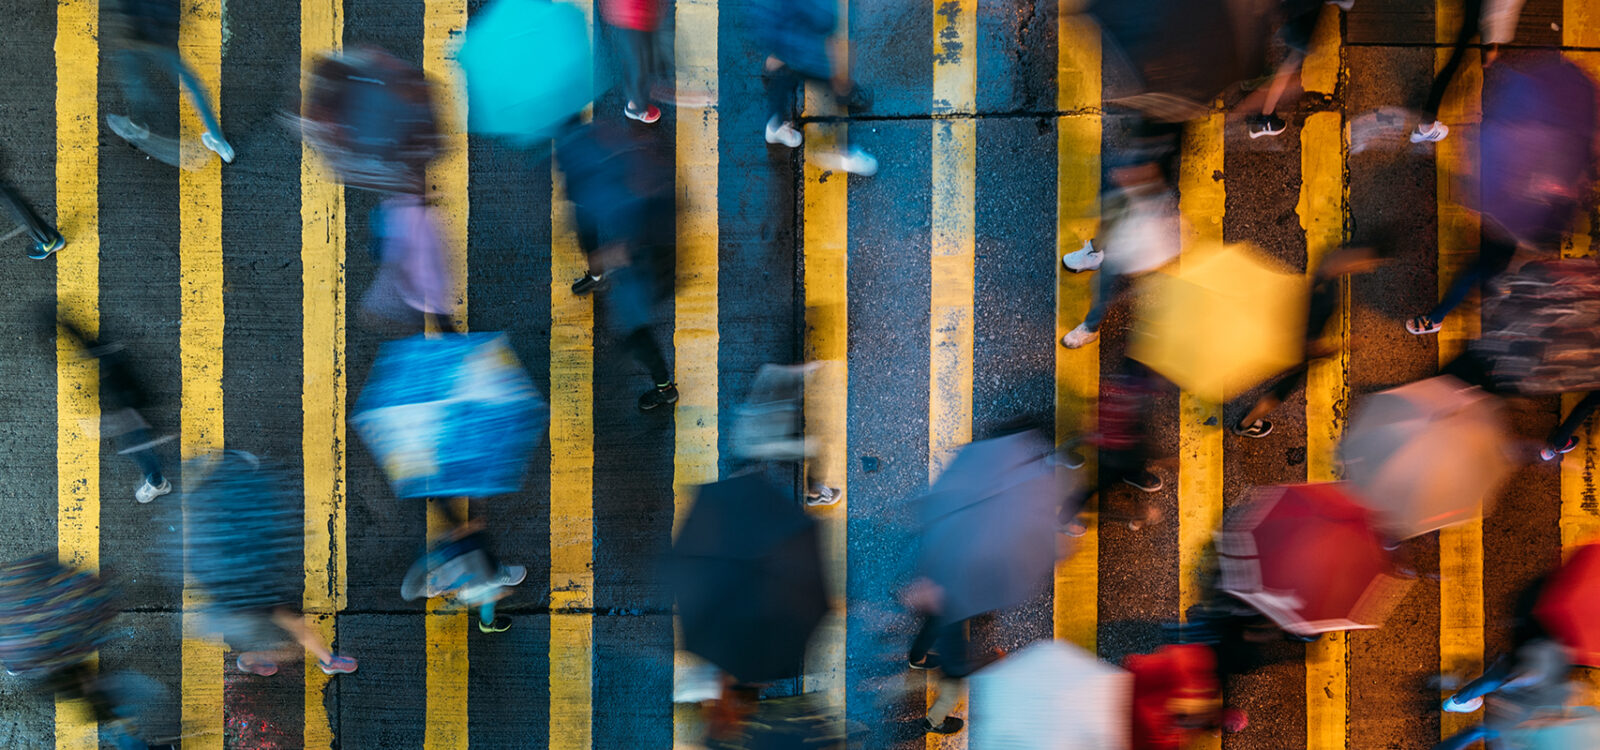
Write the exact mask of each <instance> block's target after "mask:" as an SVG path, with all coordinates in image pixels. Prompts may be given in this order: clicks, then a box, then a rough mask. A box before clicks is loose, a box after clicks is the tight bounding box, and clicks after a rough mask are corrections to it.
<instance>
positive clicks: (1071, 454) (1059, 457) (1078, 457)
mask: <svg viewBox="0 0 1600 750" xmlns="http://www.w3.org/2000/svg"><path fill="white" fill-rule="evenodd" d="M1056 462H1057V463H1059V464H1061V465H1062V466H1065V467H1067V468H1069V469H1081V468H1083V465H1084V464H1085V463H1087V462H1088V459H1086V458H1084V457H1083V454H1082V453H1079V452H1078V449H1077V448H1063V449H1061V450H1058V451H1056Z"/></svg>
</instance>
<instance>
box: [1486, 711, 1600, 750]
mask: <svg viewBox="0 0 1600 750" xmlns="http://www.w3.org/2000/svg"><path fill="white" fill-rule="evenodd" d="M1570 714H1571V715H1570V716H1568V717H1565V718H1562V719H1558V720H1548V721H1534V722H1529V723H1526V724H1523V725H1522V726H1520V727H1517V728H1516V729H1513V730H1511V731H1508V732H1505V733H1504V734H1502V735H1501V740H1502V742H1503V744H1504V745H1505V746H1506V747H1507V748H1511V749H1512V750H1576V748H1580V747H1585V748H1593V747H1600V713H1596V712H1595V709H1594V708H1592V707H1588V706H1585V707H1583V708H1580V709H1578V710H1575V711H1572V712H1570Z"/></svg>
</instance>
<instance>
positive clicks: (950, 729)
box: [922, 716, 967, 734]
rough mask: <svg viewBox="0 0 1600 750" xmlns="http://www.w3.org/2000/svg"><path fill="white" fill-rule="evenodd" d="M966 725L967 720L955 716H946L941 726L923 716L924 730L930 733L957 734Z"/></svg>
mask: <svg viewBox="0 0 1600 750" xmlns="http://www.w3.org/2000/svg"><path fill="white" fill-rule="evenodd" d="M966 725H967V723H966V722H964V721H962V720H961V719H959V718H956V717H954V716H946V717H944V721H942V722H940V723H939V726H934V725H933V722H931V721H928V717H926V716H924V717H922V731H924V732H928V733H929V734H955V733H956V732H959V731H961V728H962V727H964V726H966Z"/></svg>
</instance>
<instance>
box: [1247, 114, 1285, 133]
mask: <svg viewBox="0 0 1600 750" xmlns="http://www.w3.org/2000/svg"><path fill="white" fill-rule="evenodd" d="M1245 124H1246V125H1247V126H1248V127H1249V128H1250V137H1251V138H1260V137H1262V136H1274V135H1280V134H1282V133H1283V131H1285V130H1288V129H1289V123H1287V122H1284V121H1283V118H1281V117H1279V116H1277V115H1251V116H1250V117H1247V118H1245Z"/></svg>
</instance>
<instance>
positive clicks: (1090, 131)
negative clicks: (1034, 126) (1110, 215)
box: [1049, 0, 1101, 651]
mask: <svg viewBox="0 0 1600 750" xmlns="http://www.w3.org/2000/svg"><path fill="white" fill-rule="evenodd" d="M1075 2H1076V0H1061V6H1062V7H1061V8H1060V11H1061V14H1060V22H1059V24H1058V30H1059V34H1058V35H1057V38H1058V39H1059V40H1060V43H1059V45H1058V47H1057V57H1056V106H1057V108H1058V109H1060V110H1061V111H1063V112H1083V114H1074V115H1068V116H1065V117H1058V118H1056V253H1055V255H1052V256H1051V258H1050V259H1049V263H1050V267H1051V268H1054V269H1055V271H1056V274H1057V276H1058V283H1057V284H1056V335H1055V340H1054V342H1052V344H1051V346H1054V347H1055V353H1056V442H1057V443H1060V442H1061V441H1063V440H1066V439H1067V438H1069V437H1071V436H1073V435H1077V434H1081V433H1082V432H1084V431H1085V430H1086V429H1087V428H1088V427H1089V425H1090V420H1091V410H1093V408H1094V401H1095V395H1096V394H1097V393H1098V392H1099V390H1100V345H1099V344H1098V343H1095V344H1090V345H1089V346H1086V347H1083V348H1082V349H1077V350H1072V349H1067V348H1066V347H1063V346H1061V345H1060V343H1059V342H1060V340H1061V337H1062V336H1063V335H1065V334H1066V332H1067V331H1070V330H1072V329H1073V328H1074V327H1076V326H1077V325H1078V324H1079V323H1081V322H1083V316H1084V315H1085V314H1087V313H1088V311H1089V301H1090V298H1091V296H1092V292H1091V289H1092V288H1093V286H1094V278H1093V275H1092V274H1075V273H1071V272H1069V271H1067V270H1066V269H1065V268H1064V267H1062V266H1061V263H1060V261H1059V259H1058V256H1060V255H1061V254H1063V253H1067V252H1071V251H1073V250H1076V249H1078V248H1079V247H1081V246H1082V245H1083V241H1084V240H1088V239H1093V237H1094V234H1095V230H1096V228H1097V225H1098V223H1099V215H1100V128H1101V120H1100V115H1099V114H1098V112H1095V113H1093V114H1090V113H1087V112H1085V110H1089V109H1091V108H1093V109H1096V110H1098V108H1099V106H1100V28H1099V27H1098V26H1096V25H1095V24H1094V22H1092V21H1090V20H1088V19H1087V18H1086V17H1084V16H1081V15H1075V14H1073V13H1071V12H1070V11H1071V7H1069V6H1072V5H1073V4H1074V3H1075ZM1099 588H1100V531H1099V525H1098V524H1097V523H1094V522H1092V521H1091V522H1090V523H1089V532H1088V533H1087V534H1084V535H1083V536H1082V537H1079V538H1078V539H1077V541H1076V542H1075V543H1074V545H1073V550H1072V556H1071V557H1069V558H1067V559H1066V560H1063V561H1062V562H1061V563H1060V564H1058V565H1057V566H1056V575H1055V617H1054V623H1055V626H1054V629H1055V637H1057V638H1061V639H1065V640H1068V641H1071V642H1073V643H1076V644H1078V645H1079V646H1082V647H1083V648H1085V649H1088V650H1089V651H1094V650H1095V647H1096V643H1097V641H1098V639H1099V635H1098V631H1099V626H1100V622H1099V620H1100V592H1099Z"/></svg>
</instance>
